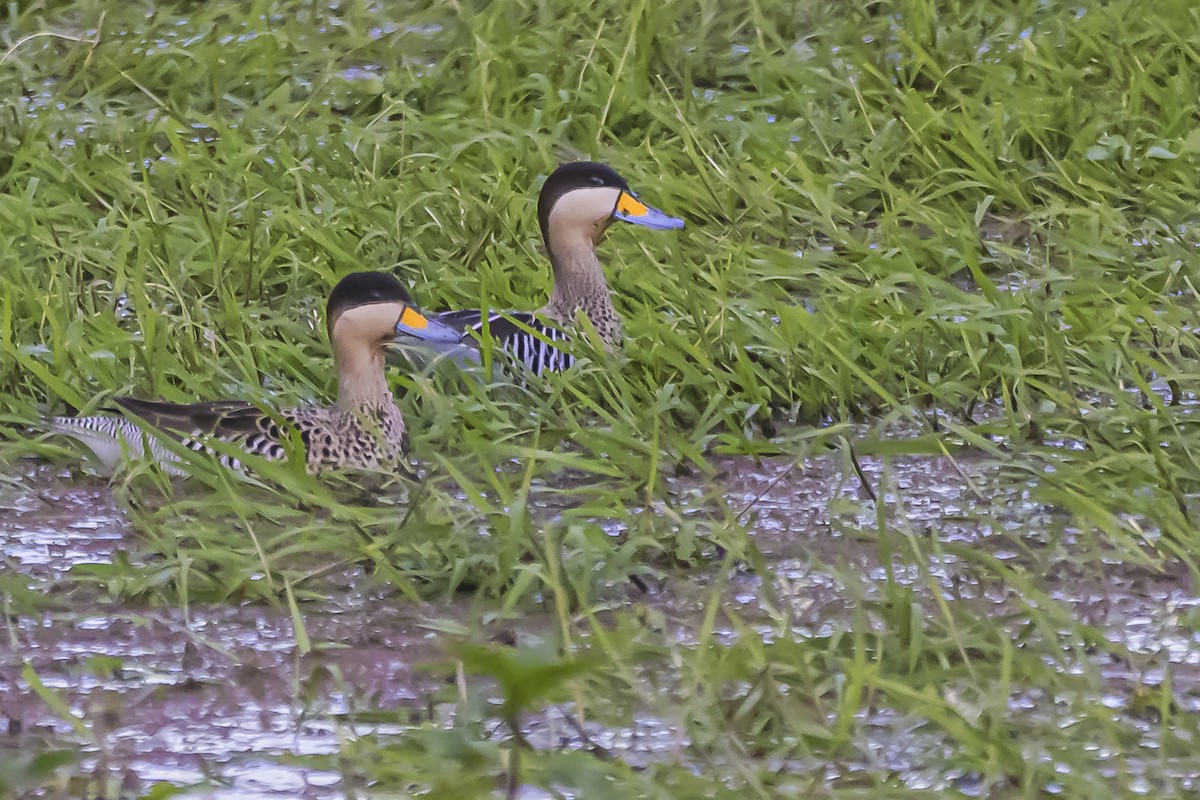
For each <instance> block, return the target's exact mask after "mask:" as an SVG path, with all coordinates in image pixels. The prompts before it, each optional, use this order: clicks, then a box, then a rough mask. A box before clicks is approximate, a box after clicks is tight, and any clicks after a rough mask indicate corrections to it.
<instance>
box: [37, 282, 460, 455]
mask: <svg viewBox="0 0 1200 800" xmlns="http://www.w3.org/2000/svg"><path fill="white" fill-rule="evenodd" d="M401 322H403V323H404V324H405V325H406V326H408V327H417V328H422V329H427V335H428V336H429V337H430V338H431V339H436V338H437V337H439V336H440V337H441V338H442V340H444V341H448V342H449V341H457V340H458V339H459V337H460V333H459V332H457V331H454V330H451V329H447V328H441V327H440V326H439V325H438V323H436V322H432V321H430V320H428V319H427V318H425V317H424V316H422V315H421V314H420V313H419V312H418V311H417V310H416V309H415V308H414V307H413V306H412V300H411V298H409V296H408V293H407V292H406V291H405V290H404V287H403V286H401V285H400V283H399V282H398V281H397V280H396V279H395V278H393V277H391V276H390V275H386V274H384V273H380V272H356V273H353V274H351V275H347V276H346V277H345V278H343V279H342V280H341V281H340V282H339V283H338V285H337V286H336V287H334V290H333V292H332V293H331V294H330V296H329V303H328V304H327V306H326V326H327V328H328V330H329V341H330V342H331V343H332V345H333V354H334V363H335V364H336V367H337V375H338V400H337V403H336V404H334V405H332V406H311V407H304V408H293V409H288V410H284V411H280V412H278V413H276V414H270V413H267V412H264V411H263V410H262V409H261V408H259V407H258V406H256V405H253V404H251V403H247V402H244V401H241V400H218V401H215V402H202V403H191V404H176V403H163V402H157V401H153V400H138V399H135V398H118V399H116V400H114V401H113V402H114V404H115V405H116V408H115V409H114V411H117V412H120V413H121V414H122V415H123V416H94V417H93V416H89V417H56V418H54V419H53V420H51V422H50V428H51V430H52V431H54V432H57V433H62V434H66V435H68V436H71V437H73V438H75V439H78V440H79V441H81V442H83V443H84V444H85V445H87V447H88V448H89V449H90V450H91V451H92V452H93V453H95V455H96V457H97V458H98V459H99V460H100V462H101V465H102V466H103V467H104V468H105V469H106V470H108V471H113V470H115V469H116V468H117V467H118V466H119V465H120V464H121V462H122V461H124V460H125V459H127V458H151V459H154V460H156V461H158V462H159V463H160V464H162V465H163V467H164V468H165V469H166V470H167V471H168V472H170V473H171V474H175V475H181V474H184V472H185V471H184V470H183V469H182V468H181V466H179V463H180V460H179V458H178V457H177V456H176V454H175V453H174V452H172V451H171V449H170V448H168V447H167V446H165V445H164V444H163V438H164V437H170V438H171V439H174V440H175V441H177V442H179V443H180V444H182V445H183V446H184V447H186V448H188V449H191V450H195V451H198V452H208V453H211V454H213V455H215V456H216V457H217V458H218V459H219V460H220V462H221V463H222V464H224V465H226V466H228V467H230V468H233V469H241V467H242V463H241V459H239V458H237V457H236V456H231V455H229V454H228V453H226V452H221V451H220V448H213V446H212V445H213V443H214V441H220V442H225V443H228V444H231V445H234V446H235V447H236V448H237V449H238V450H239V451H241V452H244V453H252V454H254V455H257V456H260V457H262V458H266V459H269V460H278V459H281V458H284V457H285V456H286V454H287V448H286V447H285V445H284V442H285V441H288V440H289V439H290V438H291V437H292V436H293V435H295V436H298V437H299V439H300V442H301V443H302V444H303V446H304V457H305V464H306V466H307V468H308V471H309V472H313V473H316V472H321V471H324V470H326V469H369V470H378V471H386V472H395V471H398V470H401V469H403V468H404V465H405V463H406V462H405V460H404V456H405V451H406V450H407V445H408V442H407V437H406V436H405V433H404V418H403V417H402V416H401V414H400V409H399V407H398V406H397V405H396V401H395V398H394V397H393V396H392V393H391V391H390V390H389V388H388V385H387V376H386V375H385V374H384V348H385V347H386V346H388V345H390V344H391V343H392V342H393V341H394V339H395V336H396V330H397V326H398V325H400V324H401ZM131 417H136V418H138V420H139V421H140V423H141V424H140V425H139V424H138V423H135V422H133V421H132V419H131ZM143 428H146V429H151V430H152V431H153V433H145V432H143ZM214 450H215V451H216V452H214Z"/></svg>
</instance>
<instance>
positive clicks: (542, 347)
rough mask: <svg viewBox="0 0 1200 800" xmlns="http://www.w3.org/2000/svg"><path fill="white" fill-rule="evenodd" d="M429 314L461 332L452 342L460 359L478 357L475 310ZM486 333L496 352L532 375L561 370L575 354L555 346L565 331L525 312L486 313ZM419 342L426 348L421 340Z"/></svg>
mask: <svg viewBox="0 0 1200 800" xmlns="http://www.w3.org/2000/svg"><path fill="white" fill-rule="evenodd" d="M429 316H430V318H431V319H433V320H436V321H437V322H438V323H440V324H442V325H445V326H446V327H447V328H451V329H453V330H457V331H461V333H462V338H461V339H460V341H459V342H458V343H457V345H456V349H457V350H459V351H460V352H458V353H456V355H458V356H459V357H460V358H462V359H464V360H471V361H478V360H479V356H480V353H479V342H480V340H481V338H482V337H483V335H484V323H483V319H482V315H481V314H480V313H479V312H478V311H444V312H442V313H440V314H430V315H429ZM487 336H488V338H489V339H491V341H492V344H493V347H494V348H495V349H496V351H498V352H497V353H496V355H498V356H500V357H503V358H505V359H507V360H509V361H510V362H512V363H513V364H522V365H524V366H525V368H526V369H528V370H529V371H531V372H533V373H534V374H535V375H540V374H541V373H543V372H558V371H561V370H565V369H567V368H568V367H570V366H571V365H572V364H574V363H575V356H573V355H572V354H571V353H569V352H567V351H566V350H563V349H561V348H559V347H558V346H557V345H558V344H559V343H562V344H565V343H566V342H567V340H568V338H569V337H568V336H567V334H565V333H564V332H563V330H562V329H561V328H559V327H557V326H555V325H551V324H549V323H547V322H544V321H543V320H540V319H538V318H537V317H536V316H535V315H533V314H531V313H529V312H528V311H510V312H508V313H504V314H500V313H494V314H489V315H488V319H487ZM422 345H424V346H425V349H430V348H429V346H428V345H426V344H425V343H424V342H422Z"/></svg>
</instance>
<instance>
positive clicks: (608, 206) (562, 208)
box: [550, 186, 621, 234]
mask: <svg viewBox="0 0 1200 800" xmlns="http://www.w3.org/2000/svg"><path fill="white" fill-rule="evenodd" d="M620 196H621V190H620V189H613V188H611V187H608V186H597V187H594V188H593V187H588V188H586V189H574V190H572V191H570V192H567V193H566V194H564V195H563V196H562V197H560V198H558V202H556V203H555V204H554V208H553V210H551V211H550V228H551V230H565V229H575V230H580V231H586V232H587V233H588V234H591V233H592V232H593V231H595V232H601V231H603V230H604V228H605V226H606V224H607V223H608V220H609V218H610V217H612V212H613V209H614V208H616V206H617V198H618V197H620Z"/></svg>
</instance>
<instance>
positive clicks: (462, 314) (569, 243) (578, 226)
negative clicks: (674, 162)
mask: <svg viewBox="0 0 1200 800" xmlns="http://www.w3.org/2000/svg"><path fill="white" fill-rule="evenodd" d="M614 220H620V221H622V222H631V223H633V224H635V225H642V226H644V227H647V228H655V229H667V228H682V227H683V220H681V219H676V218H674V217H668V216H667V215H666V214H664V213H662V212H661V211H659V210H658V209H656V208H652V207H650V206H648V205H646V204H644V203H642V202H641V201H640V200H638V199H637V195H635V194H634V193H633V192H632V191H631V190H630V188H629V184H628V183H626V182H625V180H624V179H623V178H621V176H620V175H618V174H617V173H616V171H615V170H613V169H612V168H611V167H608V166H606V165H604V164H596V163H593V162H590V161H578V162H575V163H572V164H564V165H562V166H561V167H559V168H558V169H556V170H555V171H554V172H553V173H552V174H551V175H550V177H548V178H547V179H546V183H545V184H544V185H543V186H542V190H541V193H540V194H539V195H538V222H539V223H540V225H541V230H542V241H543V242H544V243H545V246H546V253H547V254H548V255H549V257H550V266H551V267H552V268H553V270H554V291H553V293H552V294H551V296H550V301H549V302H548V303H546V305H545V306H543V307H542V308H541V309H540V310H539V311H537V312H534V313H531V312H527V311H508V312H504V313H502V314H497V313H493V314H490V315H489V317H488V325H487V329H488V330H487V333H488V335H489V336H490V337H491V339H492V341H493V343H494V346H495V347H496V348H497V349H499V350H501V351H503V352H505V353H507V354H508V355H509V357H510V358H511V359H512V360H513V361H515V362H517V363H521V364H524V365H525V366H526V367H528V368H529V369H531V370H532V371H533V372H536V373H541V372H546V371H557V370H564V369H567V368H568V367H570V366H571V364H572V363H574V361H575V359H574V358H573V357H572V356H571V355H570V354H569V353H567V352H566V351H564V350H562V349H560V348H558V347H555V346H554V344H553V343H554V342H562V341H564V340H565V339H567V338H568V337H569V333H568V332H569V331H570V330H571V329H572V327H573V326H574V324H575V322H576V320H577V319H578V315H579V314H580V313H582V314H583V315H584V316H586V317H587V319H588V322H590V323H591V325H592V327H593V328H595V330H596V333H597V334H598V335H599V337H600V341H602V342H603V343H604V344H605V345H606V346H608V347H615V346H616V345H617V344H618V343H619V342H620V340H621V320H620V318H619V317H618V316H617V313H616V311H615V310H614V309H613V304H612V296H611V294H610V292H609V289H608V282H607V281H606V280H605V278H604V269H603V268H602V267H601V266H600V261H599V259H598V258H597V257H596V244H597V243H598V242H599V241H600V240H601V239H602V238H603V237H604V232H605V230H607V228H608V226H609V225H610V224H612V222H613V221H614ZM433 319H435V320H437V321H438V322H440V323H442V324H443V325H445V326H446V327H449V328H453V329H456V330H459V331H461V332H462V338H461V341H460V342H458V343H457V344H456V345H450V346H447V345H446V343H445V342H444V341H438V342H434V341H432V340H431V339H430V338H429V337H428V336H427V335H425V331H424V330H423V329H409V328H408V327H407V326H405V325H400V326H399V327H398V328H397V334H398V336H397V340H398V342H399V344H401V345H403V346H410V347H411V346H416V347H418V348H422V349H425V350H432V351H434V352H439V353H444V354H450V355H451V356H452V357H454V358H456V359H460V360H472V361H477V360H478V346H479V337H480V336H481V335H482V333H483V328H484V325H483V323H482V319H481V315H480V312H479V311H471V310H464V311H443V312H441V313H439V314H435V315H433ZM515 323H519V324H515ZM529 328H532V329H533V330H536V331H537V332H538V334H539V335H534V334H533V333H531V332H530V330H528V329H529ZM545 340H549V341H545Z"/></svg>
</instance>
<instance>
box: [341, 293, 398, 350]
mask: <svg viewBox="0 0 1200 800" xmlns="http://www.w3.org/2000/svg"><path fill="white" fill-rule="evenodd" d="M403 313H404V305H403V304H402V303H371V304H370V305H366V306H359V307H358V308H351V309H349V310H347V311H344V312H342V315H341V316H340V317H338V320H337V322H335V323H334V324H333V338H334V339H335V340H337V341H342V342H346V341H358V342H367V343H369V344H374V343H377V342H383V341H385V340H390V339H391V338H392V336H393V334H394V333H395V331H396V323H397V322H399V321H400V315H401V314H403Z"/></svg>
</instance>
